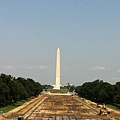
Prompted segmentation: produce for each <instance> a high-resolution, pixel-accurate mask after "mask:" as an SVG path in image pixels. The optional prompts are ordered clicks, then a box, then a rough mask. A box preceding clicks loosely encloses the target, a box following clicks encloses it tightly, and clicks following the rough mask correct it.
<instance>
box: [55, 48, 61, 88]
mask: <svg viewBox="0 0 120 120" xmlns="http://www.w3.org/2000/svg"><path fill="white" fill-rule="evenodd" d="M54 89H60V49H59V48H58V49H57V56H56V83H55V87H54Z"/></svg>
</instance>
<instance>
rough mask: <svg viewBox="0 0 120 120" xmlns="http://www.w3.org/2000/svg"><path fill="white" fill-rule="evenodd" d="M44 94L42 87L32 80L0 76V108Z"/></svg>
mask: <svg viewBox="0 0 120 120" xmlns="http://www.w3.org/2000/svg"><path fill="white" fill-rule="evenodd" d="M41 92H42V85H41V84H40V83H39V82H35V81H34V80H33V79H30V78H27V79H25V78H22V77H18V78H15V77H13V76H11V75H6V74H1V75H0V107H4V106H7V105H10V104H13V103H16V102H17V101H20V100H25V99H27V98H30V97H32V96H38V95H39V94H40V93H41Z"/></svg>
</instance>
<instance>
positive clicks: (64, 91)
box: [48, 89, 69, 93]
mask: <svg viewBox="0 0 120 120" xmlns="http://www.w3.org/2000/svg"><path fill="white" fill-rule="evenodd" d="M48 91H50V92H51V93H68V92H69V90H67V89H60V90H55V89H49V90H48Z"/></svg>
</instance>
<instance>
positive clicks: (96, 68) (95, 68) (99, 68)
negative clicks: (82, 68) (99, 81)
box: [89, 66, 106, 71]
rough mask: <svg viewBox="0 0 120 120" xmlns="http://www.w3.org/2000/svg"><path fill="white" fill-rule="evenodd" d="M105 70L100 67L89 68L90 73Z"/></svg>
mask: <svg viewBox="0 0 120 120" xmlns="http://www.w3.org/2000/svg"><path fill="white" fill-rule="evenodd" d="M105 69H106V68H105V67H102V66H95V67H93V68H90V69H89V70H91V71H95V70H105Z"/></svg>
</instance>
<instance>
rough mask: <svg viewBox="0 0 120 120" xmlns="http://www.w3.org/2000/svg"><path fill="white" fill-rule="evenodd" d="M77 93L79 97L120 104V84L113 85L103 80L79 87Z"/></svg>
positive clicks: (86, 83)
mask: <svg viewBox="0 0 120 120" xmlns="http://www.w3.org/2000/svg"><path fill="white" fill-rule="evenodd" d="M75 91H76V92H77V93H78V95H79V96H81V97H84V98H87V99H91V100H93V101H97V102H102V103H114V104H116V105H117V104H120V82H117V83H116V84H114V85H111V84H110V83H107V82H103V80H95V81H93V82H85V83H84V84H83V85H81V86H77V87H76V90H75Z"/></svg>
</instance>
